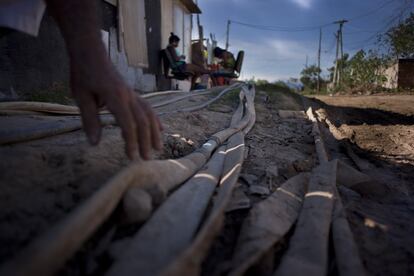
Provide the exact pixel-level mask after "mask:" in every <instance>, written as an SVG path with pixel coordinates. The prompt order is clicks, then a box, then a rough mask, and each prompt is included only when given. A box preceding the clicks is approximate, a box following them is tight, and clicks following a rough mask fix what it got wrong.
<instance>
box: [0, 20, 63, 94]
mask: <svg viewBox="0 0 414 276" xmlns="http://www.w3.org/2000/svg"><path fill="white" fill-rule="evenodd" d="M68 64H69V62H68V57H67V53H66V48H65V43H64V40H63V38H62V36H61V34H60V31H59V28H58V27H57V25H56V23H55V22H54V20H53V18H52V17H51V16H50V15H49V14H48V13H47V12H46V14H45V15H44V17H43V20H42V23H41V26H40V30H39V35H38V36H37V37H34V36H30V35H27V34H24V33H21V32H17V31H14V30H7V29H1V32H0V92H5V93H8V92H9V91H10V90H12V89H13V90H15V91H17V92H21V93H25V94H30V93H33V92H36V91H39V90H47V89H50V88H51V87H52V86H53V85H56V84H59V85H66V86H67V85H68V78H69V65H68Z"/></svg>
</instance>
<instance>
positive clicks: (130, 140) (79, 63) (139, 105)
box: [71, 53, 162, 160]
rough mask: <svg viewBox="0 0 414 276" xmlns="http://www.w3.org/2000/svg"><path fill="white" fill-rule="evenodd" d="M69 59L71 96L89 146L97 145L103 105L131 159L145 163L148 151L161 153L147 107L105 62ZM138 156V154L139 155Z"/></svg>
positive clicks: (94, 58) (154, 118) (156, 128)
mask: <svg viewBox="0 0 414 276" xmlns="http://www.w3.org/2000/svg"><path fill="white" fill-rule="evenodd" d="M82 57H83V58H82V60H79V59H78V58H76V56H75V57H73V58H72V59H71V87H72V94H73V96H74V98H75V100H76V102H77V104H78V106H79V108H80V111H81V116H82V123H83V126H84V130H85V132H86V135H87V137H88V139H89V141H90V143H91V144H93V145H96V144H98V143H99V140H100V137H101V124H100V120H99V114H98V113H99V108H100V107H102V106H104V105H106V106H107V108H108V109H109V111H110V112H111V113H113V115H114V116H115V118H116V120H117V122H118V124H119V126H120V127H121V130H122V136H123V138H124V140H125V151H126V154H127V155H128V157H129V158H130V159H131V160H136V159H138V158H139V156H141V157H142V158H143V159H145V160H148V159H150V156H151V149H152V148H153V149H156V150H161V149H162V143H161V133H160V132H161V130H162V126H161V123H160V121H159V119H158V117H157V116H156V115H155V113H154V112H153V110H152V108H151V107H150V106H149V104H148V103H147V102H146V101H145V100H144V99H143V98H141V97H140V96H139V95H137V94H135V92H133V91H132V89H131V88H129V87H128V86H127V84H126V83H125V82H124V81H123V80H122V78H121V76H119V74H118V73H117V72H116V70H115V68H114V67H113V65H112V64H111V63H110V61H109V59H107V58H106V57H99V55H96V53H95V55H93V56H92V57H91V58H86V56H85V55H82ZM138 152H139V153H140V154H139V153H138Z"/></svg>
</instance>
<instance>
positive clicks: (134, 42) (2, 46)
mask: <svg viewBox="0 0 414 276" xmlns="http://www.w3.org/2000/svg"><path fill="white" fill-rule="evenodd" d="M100 6H101V14H102V26H101V29H102V39H103V41H104V43H105V45H106V47H107V50H108V55H109V56H110V58H111V60H112V62H113V63H114V65H115V66H116V68H117V69H118V71H119V72H120V73H121V75H122V76H123V77H124V79H125V80H126V82H127V83H128V84H129V85H130V86H131V87H132V88H134V89H136V90H139V91H142V92H151V91H158V90H169V89H171V88H172V87H174V88H175V87H176V86H177V85H179V86H183V83H176V82H175V81H174V80H170V79H166V78H165V77H164V75H163V73H162V66H161V61H160V50H161V49H162V48H165V47H166V46H167V43H168V37H169V35H170V33H171V32H174V33H176V34H177V35H178V36H180V37H181V49H180V51H181V52H182V53H184V54H185V55H186V56H187V57H191V34H192V28H193V26H192V21H193V20H192V15H193V14H194V13H201V11H200V9H199V7H198V6H197V5H196V4H195V3H194V1H193V0H100ZM0 52H1V53H2V55H0V92H2V91H18V92H20V93H25V94H27V93H29V94H30V93H33V92H34V91H39V90H48V89H51V87H56V86H66V87H67V86H68V83H69V81H68V79H69V62H68V58H67V54H66V49H65V43H64V41H63V38H62V37H61V35H60V31H59V29H58V27H57V25H56V23H55V22H54V20H53V18H52V17H51V16H50V15H49V14H48V12H47V10H46V13H45V15H44V16H43V19H42V23H41V26H40V30H39V34H38V37H32V36H29V35H27V34H23V33H20V32H16V31H10V30H5V29H1V28H0ZM188 62H190V61H189V60H188Z"/></svg>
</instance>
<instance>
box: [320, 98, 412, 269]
mask: <svg viewBox="0 0 414 276" xmlns="http://www.w3.org/2000/svg"><path fill="white" fill-rule="evenodd" d="M317 98H318V100H320V101H322V102H315V106H316V108H319V109H320V110H324V111H326V113H327V114H328V117H329V118H330V119H331V121H332V122H333V123H334V124H335V126H336V127H337V128H338V129H339V130H340V131H342V133H344V134H346V135H345V136H346V140H348V141H349V142H350V143H351V145H352V148H353V150H354V151H355V153H356V154H357V155H358V156H359V157H360V158H362V159H363V160H365V161H364V162H366V163H367V164H368V167H369V169H368V170H367V171H365V172H364V173H367V174H368V175H370V176H371V177H372V178H373V179H374V180H375V181H376V183H377V185H378V186H377V187H378V190H381V189H383V188H386V189H385V190H386V191H387V194H386V195H383V196H374V195H371V196H362V197H361V196H359V195H357V194H352V193H349V191H347V193H345V194H344V199H345V201H346V206H347V214H348V219H349V221H350V224H351V227H352V231H353V232H354V236H355V239H356V241H357V245H358V246H359V249H360V252H361V257H362V259H363V261H364V264H365V266H366V267H367V270H368V272H369V273H370V274H371V275H413V273H414V249H413V248H414V238H413V236H412V233H413V232H414V225H413V223H412V221H413V219H414V198H413V196H414V185H413V183H414V167H413V166H414V116H413V114H414V105H413V103H414V96H412V95H410V96H409V95H396V96H360V97H349V96H336V97H317ZM342 151H344V150H343V149H342ZM375 192H376V191H372V193H373V194H374V193H375Z"/></svg>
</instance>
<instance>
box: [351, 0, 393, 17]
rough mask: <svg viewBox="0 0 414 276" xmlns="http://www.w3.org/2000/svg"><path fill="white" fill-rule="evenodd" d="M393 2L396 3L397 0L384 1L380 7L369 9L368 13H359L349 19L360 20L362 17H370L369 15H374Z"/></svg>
mask: <svg viewBox="0 0 414 276" xmlns="http://www.w3.org/2000/svg"><path fill="white" fill-rule="evenodd" d="M391 3H395V0H391V1H387V2H385V3H383V4H382V5H381V6H379V7H377V8H375V9H373V10H371V11H368V12H366V13H363V14H360V15H357V16H355V17H351V18H350V19H349V21H356V20H359V19H362V18H365V17H368V16H370V15H373V14H375V13H377V12H378V11H380V10H382V9H383V8H385V7H386V6H388V5H389V4H391Z"/></svg>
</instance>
